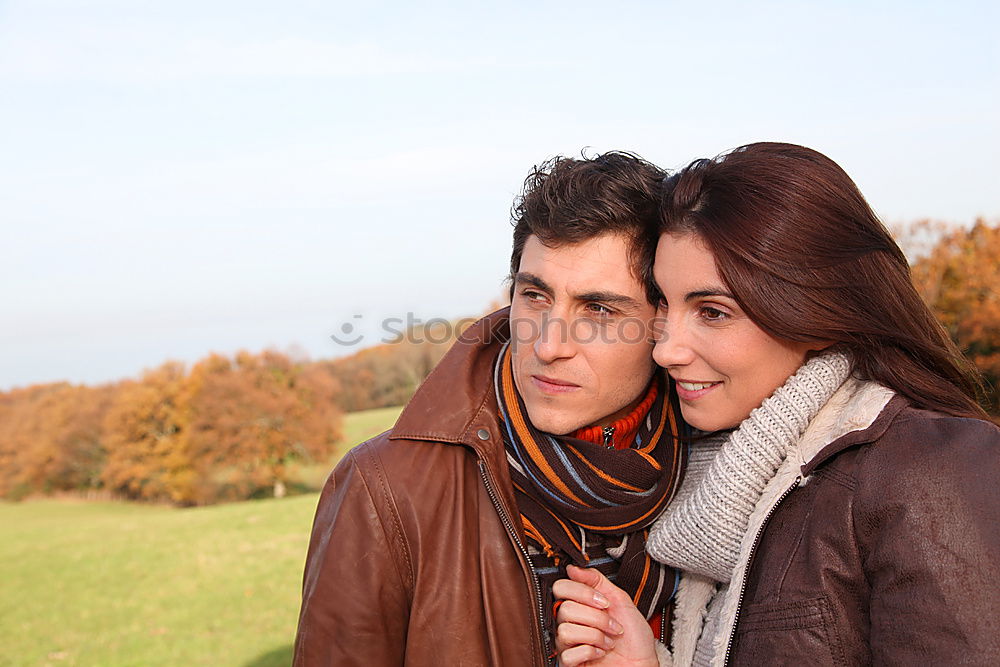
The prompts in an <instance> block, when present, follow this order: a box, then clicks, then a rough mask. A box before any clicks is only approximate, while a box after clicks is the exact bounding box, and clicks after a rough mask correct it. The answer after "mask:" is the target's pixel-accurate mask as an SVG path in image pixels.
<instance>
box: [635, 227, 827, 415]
mask: <svg viewBox="0 0 1000 667" xmlns="http://www.w3.org/2000/svg"><path fill="white" fill-rule="evenodd" d="M653 273H654V276H655V277H656V283H657V285H659V287H660V290H661V291H662V292H663V302H662V303H661V304H660V311H659V313H658V316H659V318H661V321H660V323H659V325H658V327H657V328H658V330H659V331H658V333H659V337H658V339H657V342H656V347H655V348H654V350H653V359H655V360H656V363H658V364H659V365H661V366H663V367H664V368H666V369H667V372H668V373H669V374H670V376H671V377H672V378H674V380H676V382H677V393H678V395H679V396H680V404H681V413H682V414H683V415H684V419H685V421H687V422H688V423H689V424H691V425H692V426H694V427H695V428H698V429H701V430H703V431H718V430H720V429H727V428H733V427H735V426H737V425H738V424H739V423H740V422H741V421H743V420H744V419H746V418H747V417H748V416H749V415H750V412H751V410H753V409H754V408H756V407H757V406H759V405H760V404H761V403H762V402H763V401H764V399H765V398H767V397H768V396H770V395H771V394H772V393H774V390H775V389H777V388H778V387H780V386H781V385H783V384H784V383H785V381H786V380H787V379H788V378H789V377H791V375H792V374H793V373H795V371H796V370H798V368H799V366H801V365H802V364H803V362H804V361H805V357H806V353H807V352H809V350H811V349H819V348H821V347H822V346H818V345H813V344H809V343H799V342H794V341H786V340H779V339H777V338H774V337H772V336H771V335H769V334H768V333H766V332H765V331H764V330H763V329H761V328H760V327H759V326H757V325H756V324H754V323H753V322H752V321H751V320H750V318H749V317H747V315H746V314H745V313H744V312H743V310H742V309H741V308H740V306H739V305H738V304H737V303H736V299H735V298H733V296H732V295H731V294H730V293H729V289H728V288H727V287H726V285H725V283H724V282H723V281H722V278H720V277H719V272H718V270H717V269H716V268H715V257H714V256H713V255H712V253H711V251H709V249H708V248H707V247H706V246H705V244H704V243H703V242H702V240H701V238H700V237H699V236H698V235H696V234H693V233H687V234H679V235H678V234H664V235H663V236H661V237H660V242H659V245H658V246H657V248H656V264H655V265H654V266H653Z"/></svg>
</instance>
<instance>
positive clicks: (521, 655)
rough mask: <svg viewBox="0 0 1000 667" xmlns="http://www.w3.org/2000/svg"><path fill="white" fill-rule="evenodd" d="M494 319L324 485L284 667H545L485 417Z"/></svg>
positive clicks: (491, 419) (493, 411)
mask: <svg viewBox="0 0 1000 667" xmlns="http://www.w3.org/2000/svg"><path fill="white" fill-rule="evenodd" d="M507 336H508V328H507V313H506V311H500V312H498V313H494V314H493V315H490V316H488V317H486V318H484V319H483V320H480V321H479V322H478V323H476V324H475V325H473V326H472V327H470V328H469V329H468V330H467V331H466V332H465V333H464V334H463V335H462V337H461V339H460V341H459V342H458V343H456V344H455V346H454V347H453V348H452V350H451V351H450V352H449V353H448V354H447V355H446V356H445V358H444V359H443V360H442V361H441V363H440V364H438V366H437V368H435V370H434V371H433V372H432V373H431V375H430V376H429V377H428V378H427V380H426V381H425V382H424V384H423V385H422V386H421V387H420V389H419V390H418V392H417V394H416V395H415V396H414V397H413V399H412V400H411V401H410V403H409V404H408V405H407V406H406V409H405V410H404V411H403V413H402V414H401V415H400V417H399V421H398V422H397V423H396V425H395V427H394V428H393V429H392V430H391V431H389V432H387V433H383V434H382V435H380V436H377V437H376V438H374V439H373V440H370V441H368V442H366V443H364V444H362V445H360V446H358V447H355V448H354V449H353V450H352V451H351V452H350V453H349V454H348V455H347V456H345V457H344V459H343V461H341V463H340V464H339V465H338V466H337V468H336V469H335V470H334V471H333V473H332V474H331V475H330V478H329V479H328V480H327V483H326V487H325V488H324V489H323V493H322V496H321V498H320V501H319V507H318V509H317V512H316V520H315V523H314V525H313V533H312V540H311V542H310V545H309V554H308V557H307V560H306V569H305V577H304V581H303V593H302V596H303V597H302V611H301V613H300V617H299V629H298V636H297V637H296V642H295V665H300V666H306V665H309V666H310V667H311V666H313V665H338V666H339V665H362V666H364V667H380V666H382V665H404V664H405V665H421V666H423V665H448V666H449V667H451V666H457V665H512V666H514V665H516V666H517V667H525V666H531V665H545V664H547V662H548V661H547V658H546V655H547V653H549V652H551V649H549V648H548V647H547V646H544V640H543V635H542V632H541V625H540V624H541V621H540V610H539V605H540V597H539V596H538V591H537V589H536V586H537V584H536V582H535V578H534V575H533V574H532V573H531V571H530V568H529V566H528V562H527V557H526V555H525V552H524V547H523V544H524V535H523V532H522V528H521V523H520V521H517V520H515V518H516V517H518V513H517V511H516V504H515V501H514V495H513V491H512V486H511V483H510V478H509V476H508V473H507V462H506V458H505V455H504V447H503V442H502V440H501V437H500V431H499V428H498V423H497V405H496V398H495V394H494V390H493V364H494V361H495V360H496V357H497V354H498V353H499V350H500V347H501V345H502V343H503V341H504V340H505V339H506V337H507Z"/></svg>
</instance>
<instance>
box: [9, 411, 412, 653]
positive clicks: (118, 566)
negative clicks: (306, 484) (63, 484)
mask: <svg viewBox="0 0 1000 667" xmlns="http://www.w3.org/2000/svg"><path fill="white" fill-rule="evenodd" d="M399 411H400V408H387V409H383V410H369V411H366V412H363V413H355V414H352V415H347V416H346V419H345V432H346V434H347V437H346V438H345V446H344V448H343V451H346V450H347V449H348V448H349V447H350V446H353V445H354V444H357V443H358V442H360V441H361V440H363V439H365V438H367V437H369V436H371V435H374V434H375V433H378V432H380V431H382V430H384V429H385V428H388V427H389V426H391V425H392V422H393V421H394V420H395V418H396V416H397V415H398V414H399ZM332 463H333V462H331V463H330V464H329V465H323V466H316V468H317V469H318V470H320V473H321V475H322V476H325V474H326V472H328V471H329V469H330V467H331V466H332ZM317 499H318V496H317V495H316V494H315V493H311V494H307V495H300V496H295V497H291V498H284V499H281V500H260V501H248V502H243V503H233V504H228V505H216V506H213V507H202V508H194V509H174V508H169V507H153V506H148V505H131V504H126V503H85V502H73V501H65V500H32V501H26V502H23V503H0V665H55V666H59V665H102V666H103V665H143V666H145V665H150V666H153V665H171V666H172V665H238V666H245V667H270V666H277V665H288V664H289V663H290V662H291V656H292V642H293V641H294V638H295V624H296V621H297V615H298V610H299V601H300V591H301V581H302V565H303V562H304V559H305V553H306V547H307V546H308V542H309V529H310V525H311V523H312V518H313V513H314V512H315V508H316V501H317Z"/></svg>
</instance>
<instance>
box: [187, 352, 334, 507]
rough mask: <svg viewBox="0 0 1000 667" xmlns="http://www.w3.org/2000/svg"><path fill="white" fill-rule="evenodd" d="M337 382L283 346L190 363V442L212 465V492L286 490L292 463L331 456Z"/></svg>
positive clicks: (237, 494) (208, 487)
mask: <svg viewBox="0 0 1000 667" xmlns="http://www.w3.org/2000/svg"><path fill="white" fill-rule="evenodd" d="M336 393H337V383H336V381H335V380H334V378H333V377H331V376H330V374H329V373H325V372H323V371H322V369H320V368H318V367H317V366H315V365H314V364H302V363H293V362H292V361H291V360H289V359H288V357H287V356H285V355H282V354H280V353H277V352H272V351H268V352H264V353H262V354H260V355H253V354H250V353H247V352H241V353H239V354H238V355H236V357H235V359H233V360H229V359H227V358H226V357H222V356H219V355H213V356H211V357H209V358H207V359H205V360H203V361H202V362H200V363H199V364H197V365H196V366H195V367H194V368H193V369H192V371H191V375H190V378H189V379H188V386H187V389H186V392H185V406H186V407H185V409H186V415H187V418H186V423H187V430H186V431H185V433H184V435H183V438H182V440H183V443H184V448H185V450H186V451H187V452H189V454H190V456H191V457H192V458H193V459H194V460H197V461H202V462H205V465H206V466H207V467H208V468H210V469H211V470H212V471H213V472H212V475H211V479H210V480H209V481H208V483H206V484H205V485H203V487H204V490H205V492H208V493H211V494H213V495H217V496H220V497H223V498H245V497H248V496H249V495H251V494H252V493H254V492H256V491H257V490H258V489H260V488H262V487H267V488H271V489H273V493H274V495H275V496H277V497H281V496H283V495H284V494H285V485H286V483H287V482H288V477H287V474H288V464H289V463H291V462H293V461H303V460H304V461H325V460H327V459H328V458H329V457H330V456H331V455H332V453H333V451H334V445H335V443H336V441H337V440H338V439H339V438H340V410H339V408H338V407H337V405H336Z"/></svg>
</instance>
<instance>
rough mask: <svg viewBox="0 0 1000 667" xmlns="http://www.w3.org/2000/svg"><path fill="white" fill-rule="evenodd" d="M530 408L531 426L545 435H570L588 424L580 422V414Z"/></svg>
mask: <svg viewBox="0 0 1000 667" xmlns="http://www.w3.org/2000/svg"><path fill="white" fill-rule="evenodd" d="M526 407H527V408H528V419H530V420H531V425H532V426H534V427H535V428H536V429H538V430H539V431H542V432H543V433H550V434H552V435H568V434H570V433H573V432H574V431H577V430H578V429H581V428H583V427H584V426H586V425H587V424H586V422H583V421H581V420H580V414H579V413H578V412H573V413H572V414H569V411H555V410H534V411H533V410H532V409H531V407H529V406H526Z"/></svg>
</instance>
